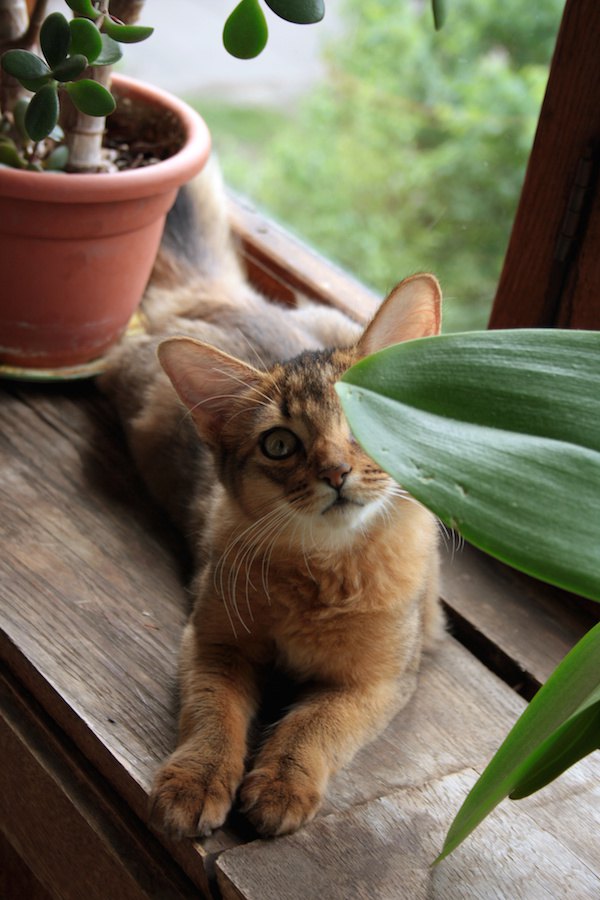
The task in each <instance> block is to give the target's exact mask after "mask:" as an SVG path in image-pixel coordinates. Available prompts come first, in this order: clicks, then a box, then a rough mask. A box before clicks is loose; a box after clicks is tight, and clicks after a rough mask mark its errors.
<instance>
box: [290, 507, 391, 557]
mask: <svg viewBox="0 0 600 900" xmlns="http://www.w3.org/2000/svg"><path fill="white" fill-rule="evenodd" d="M385 505H386V503H385V498H383V497H382V498H381V499H379V500H372V501H370V502H368V503H361V502H358V501H353V500H348V499H346V500H344V499H342V500H341V501H340V500H336V501H335V502H333V503H330V504H329V505H328V506H326V507H325V508H324V509H321V510H319V512H315V513H313V514H312V515H311V516H310V517H309V521H308V523H307V524H308V528H307V532H308V533H309V534H310V537H311V541H312V543H314V545H315V547H316V548H317V549H319V548H324V549H325V548H326V549H331V548H336V547H337V548H339V547H341V546H344V545H348V544H351V543H352V542H353V541H354V540H355V539H356V537H357V536H358V535H361V536H363V535H364V534H365V533H366V532H367V531H368V528H369V526H370V525H371V524H374V523H376V522H377V521H378V519H379V518H380V515H381V513H382V511H383V509H384V507H385Z"/></svg>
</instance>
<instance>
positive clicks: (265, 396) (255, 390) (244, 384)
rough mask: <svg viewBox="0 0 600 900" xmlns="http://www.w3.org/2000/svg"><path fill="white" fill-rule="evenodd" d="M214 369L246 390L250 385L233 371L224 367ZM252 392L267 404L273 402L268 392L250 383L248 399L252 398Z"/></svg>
mask: <svg viewBox="0 0 600 900" xmlns="http://www.w3.org/2000/svg"><path fill="white" fill-rule="evenodd" d="M214 371H215V372H218V373H219V374H220V375H225V376H226V377H227V378H231V380H232V381H236V382H237V383H238V384H241V385H242V387H244V388H246V390H248V388H249V387H250V386H249V385H248V382H247V381H244V379H243V378H239V377H238V376H237V375H234V373H233V372H229V371H226V370H225V369H219V368H217V367H215V368H214ZM253 393H254V394H258V396H259V397H262V398H263V400H265V401H266V403H267V404H268V405H269V406H271V404H272V403H273V399H272V397H269V395H268V394H265V393H264V392H263V391H260V390H259V389H258V388H257V387H256V386H255V385H252V386H251V387H250V390H249V391H248V399H253V398H252V394H253ZM244 399H246V397H244Z"/></svg>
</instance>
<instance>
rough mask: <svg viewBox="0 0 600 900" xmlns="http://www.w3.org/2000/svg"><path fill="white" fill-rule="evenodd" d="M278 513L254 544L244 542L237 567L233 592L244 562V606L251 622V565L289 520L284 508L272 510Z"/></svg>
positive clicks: (289, 516) (287, 512)
mask: <svg viewBox="0 0 600 900" xmlns="http://www.w3.org/2000/svg"><path fill="white" fill-rule="evenodd" d="M278 511H279V513H280V515H279V516H276V517H275V518H274V519H273V521H271V522H269V523H267V524H266V525H265V526H264V527H263V529H262V533H261V535H259V536H258V537H259V539H258V540H257V541H256V542H252V541H251V540H249V541H247V542H246V549H245V550H244V555H243V557H242V558H241V559H240V562H239V566H238V573H237V574H236V581H235V584H234V590H236V585H237V577H238V574H239V569H241V566H242V564H243V563H244V560H245V566H246V606H247V608H248V612H249V615H250V618H251V620H253V615H252V610H251V607H250V596H249V589H250V587H251V588H252V590H254V591H256V586H255V585H254V584H253V582H252V579H251V577H250V573H251V569H252V566H253V564H254V560H255V559H256V557H257V555H258V554H259V553H260V551H261V549H262V547H263V545H264V544H265V543H267V542H268V541H269V540H270V538H271V536H272V535H275V538H277V536H278V534H279V528H280V526H281V525H282V524H284V523H285V522H286V519H289V518H291V514H290V511H289V510H288V509H286V508H285V507H284V508H282V509H279V510H277V509H276V510H274V512H278ZM250 554H252V555H251V556H250Z"/></svg>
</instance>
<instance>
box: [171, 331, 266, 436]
mask: <svg viewBox="0 0 600 900" xmlns="http://www.w3.org/2000/svg"><path fill="white" fill-rule="evenodd" d="M158 358H159V361H160V364H161V366H162V367H163V369H164V370H165V372H166V373H167V375H168V376H169V378H170V380H171V383H172V384H173V387H174V388H175V390H176V391H177V393H178V395H179V397H180V399H181V401H182V402H183V403H184V404H185V406H187V408H188V409H189V411H190V412H191V414H192V417H193V419H194V422H195V425H196V428H197V429H198V433H199V434H200V436H201V437H202V438H203V439H204V440H205V441H206V442H207V443H209V444H214V443H215V442H216V441H217V440H218V437H219V434H220V431H221V428H222V427H223V424H224V422H225V420H226V419H227V418H228V417H229V416H230V415H231V411H232V408H233V407H234V405H235V401H236V400H238V399H239V398H241V397H242V396H243V395H244V394H248V393H250V391H251V389H252V387H253V386H254V385H258V383H259V382H260V380H261V379H262V374H261V373H260V372H259V371H258V369H254V368H253V367H252V366H249V365H247V364H246V363H244V362H241V361H240V360H239V359H235V357H233V356H229V354H228V353H223V352H222V351H221V350H217V349H216V347H212V346H211V345H210V344H204V343H202V341H196V340H194V339H193V338H184V337H175V338H168V339H167V340H165V341H162V342H161V343H160V344H159V346H158Z"/></svg>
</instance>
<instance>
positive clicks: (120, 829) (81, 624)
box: [0, 200, 600, 900]
mask: <svg viewBox="0 0 600 900" xmlns="http://www.w3.org/2000/svg"><path fill="white" fill-rule="evenodd" d="M232 215H233V219H234V222H235V225H236V230H237V232H238V234H239V236H240V240H241V243H242V246H243V249H244V253H245V256H246V259H247V260H248V264H249V270H250V272H251V273H252V277H253V278H254V279H255V280H256V281H257V283H259V284H262V285H264V286H265V287H266V289H267V290H268V291H269V292H270V293H272V295H274V296H276V297H277V298H278V299H281V300H284V301H286V300H287V302H291V300H292V297H293V293H294V292H295V291H298V290H301V291H304V292H306V293H308V294H310V295H311V296H313V297H315V298H317V299H320V300H322V301H323V302H330V303H336V304H337V305H341V306H343V307H344V308H348V309H349V310H350V311H351V312H352V313H353V314H354V315H355V316H356V317H357V318H358V319H360V320H365V319H367V318H368V317H369V315H370V314H371V313H372V311H373V309H374V308H375V304H376V298H374V297H373V295H372V294H371V293H370V292H368V291H366V290H365V289H364V288H363V287H361V286H360V285H359V284H358V283H357V282H355V281H354V280H353V279H349V278H347V276H345V275H344V273H342V272H340V271H339V270H337V269H335V268H334V267H331V266H329V265H328V264H327V263H326V262H325V261H323V260H320V259H319V258H318V257H315V256H314V255H313V254H312V253H311V252H310V251H309V250H307V248H305V247H303V246H302V245H301V244H298V243H297V242H296V241H294V240H293V239H290V238H289V237H288V236H287V235H286V234H285V232H283V231H282V230H281V229H279V228H277V227H276V226H274V225H272V223H269V222H267V221H266V220H264V219H263V218H262V217H261V216H259V215H258V214H256V213H255V212H254V211H253V210H252V209H250V208H249V207H248V206H247V204H244V203H240V202H239V201H235V200H232ZM0 521H1V522H2V526H0V530H1V532H2V555H1V556H0V571H1V577H0V585H1V587H0V591H1V596H2V604H1V609H0V613H1V616H2V638H1V648H2V660H3V701H2V708H3V724H2V760H3V765H2V766H1V767H0V782H1V784H0V800H1V803H2V817H1V820H0V821H1V823H2V830H3V833H4V839H5V840H4V842H2V841H0V852H2V847H3V846H5V847H7V846H10V848H12V849H11V851H10V853H11V857H12V859H11V862H12V863H14V858H15V857H18V858H19V859H20V860H22V862H23V865H24V866H26V867H27V868H28V869H29V870H30V871H31V873H32V876H31V877H34V879H35V883H36V884H38V885H39V887H40V892H42V893H43V900H47V897H48V896H50V897H52V896H60V897H73V898H80V897H84V896H85V897H86V898H87V897H89V898H90V900H92V898H96V897H97V898H106V897H107V896H111V895H112V896H115V897H119V900H121V898H123V900H128V898H138V897H160V898H164V897H186V896H198V890H200V892H201V893H202V895H204V896H209V890H216V891H217V892H218V893H220V894H221V895H222V896H223V897H226V898H237V900H239V898H248V900H250V898H256V900H271V898H273V900H275V898H277V900H280V898H282V897H285V898H302V900H306V898H312V897H327V898H328V900H330V898H333V900H335V898H340V900H341V898H344V900H346V898H348V897H362V896H369V897H376V898H396V897H407V898H409V900H413V898H421V897H439V898H443V900H453V898H458V897H486V896H490V889H491V886H493V890H494V892H495V895H496V896H507V897H508V896H519V898H523V900H527V898H537V897H541V896H559V895H562V893H563V892H564V890H565V888H566V885H567V884H568V885H569V890H570V892H571V895H572V896H577V897H578V898H586V897H590V898H591V897H594V898H596V897H598V896H599V895H600V853H599V852H598V850H599V843H598V842H599V838H598V835H599V834H600V827H599V826H600V802H599V800H600V797H599V791H600V763H599V760H598V755H596V756H595V757H594V756H592V757H589V758H588V759H587V760H584V761H583V762H581V763H580V764H578V765H577V766H576V767H574V768H573V769H572V770H571V771H570V772H569V773H567V774H566V775H565V776H564V778H563V779H561V780H560V781H559V782H557V783H556V784H555V785H554V786H552V787H550V788H549V789H548V790H547V791H545V792H544V793H543V794H540V795H539V796H537V797H535V798H532V799H530V800H527V801H522V803H520V804H516V805H508V804H505V805H504V806H503V807H502V808H501V809H500V810H499V812H498V813H497V815H494V816H492V817H490V818H489V819H488V820H486V822H485V823H484V824H483V825H482V826H481V828H480V829H478V831H477V832H475V834H474V835H473V836H472V838H471V839H470V840H469V841H468V842H467V843H466V844H465V845H464V846H463V847H462V848H461V849H460V850H459V851H457V853H456V854H454V855H453V856H452V857H450V858H449V859H448V860H447V861H446V862H445V863H444V864H443V865H441V866H439V867H437V868H436V869H435V870H433V871H432V870H430V868H429V863H430V862H431V860H432V858H433V857H434V856H435V853H436V852H437V851H438V850H439V847H440V845H441V842H442V839H443V836H444V833H445V831H446V829H447V827H448V825H449V823H450V821H451V819H452V817H453V815H454V813H455V812H456V810H457V808H458V806H459V805H460V802H461V800H462V798H463V797H464V795H465V793H466V790H467V787H468V785H469V784H471V783H472V781H473V779H474V778H475V773H476V772H478V771H481V769H482V767H483V766H484V765H485V763H486V761H487V760H488V759H489V757H490V756H491V754H492V753H493V752H494V750H495V749H496V748H497V746H498V745H499V743H500V741H501V740H502V738H503V737H504V736H505V734H506V733H507V731H508V729H509V727H510V726H511V724H512V723H513V722H514V720H515V718H516V716H517V715H518V714H519V711H520V710H521V709H522V708H523V705H524V702H525V701H524V700H523V699H522V697H520V696H519V694H518V693H517V690H515V689H513V687H511V686H509V684H507V683H506V682H505V681H504V680H502V679H503V678H505V679H508V680H509V682H510V683H511V684H514V686H515V688H517V689H518V690H521V691H522V692H523V693H525V694H528V693H531V692H532V690H534V689H535V685H536V684H537V683H539V682H540V681H541V680H543V679H544V678H545V677H546V676H547V674H548V672H549V670H550V669H551V668H552V667H553V666H554V665H555V664H556V662H557V661H558V660H559V658H560V657H561V656H562V655H563V654H564V652H565V651H566V650H567V649H568V647H569V646H571V645H572V643H573V642H574V641H575V640H576V639H577V638H578V637H579V636H580V635H581V634H582V633H583V632H584V631H585V630H586V628H587V627H588V626H589V625H590V624H591V621H592V620H591V617H590V613H589V611H588V610H587V609H585V608H577V607H575V606H571V605H569V606H567V605H565V603H564V602H563V601H562V600H561V598H560V597H559V596H558V595H557V594H556V592H553V591H551V590H549V589H546V588H544V587H543V586H541V585H538V584H535V583H533V582H530V581H528V580H523V579H521V577H520V576H517V575H515V574H514V573H510V572H508V571H507V570H505V569H503V568H502V567H500V566H499V565H498V564H496V563H493V562H492V561H490V560H488V559H486V558H485V557H482V556H481V555H480V554H478V553H476V552H475V551H472V550H470V549H469V548H467V549H465V550H464V551H462V552H460V551H457V552H456V553H454V554H453V552H452V549H451V548H448V551H447V554H446V558H445V561H444V600H445V602H446V603H447V605H448V608H449V610H450V618H451V623H452V629H453V630H454V634H455V635H456V637H452V636H450V637H448V639H447V640H446V641H445V642H444V645H443V646H442V647H441V648H440V650H439V652H438V653H436V654H435V655H434V656H432V657H431V658H430V659H428V660H427V661H426V664H425V666H424V668H423V673H422V676H421V679H420V687H419V690H418V693H417V695H416V697H415V698H414V700H413V701H412V702H411V703H410V704H409V706H408V707H407V708H406V709H405V710H404V711H403V712H402V713H401V714H400V715H399V716H397V717H396V719H395V720H394V722H393V723H392V724H391V725H390V727H389V728H388V729H387V730H386V732H385V733H384V734H383V735H381V736H380V738H378V740H376V741H375V742H374V743H373V744H372V745H370V747H368V748H366V749H365V750H363V751H362V752H361V753H359V754H358V756H357V758H356V760H355V761H354V762H353V763H352V764H351V765H350V766H349V767H348V768H347V769H346V770H345V771H343V772H342V773H340V774H339V775H338V776H336V777H335V778H334V779H333V781H332V784H331V788H330V791H329V793H328V797H327V803H326V805H325V807H324V809H323V811H322V814H321V815H320V816H319V817H318V818H317V819H316V820H315V821H314V822H313V823H311V824H310V825H309V826H307V827H306V828H305V829H303V830H302V831H301V832H299V833H298V834H296V835H292V836H290V837H287V838H282V839H278V840H273V841H259V840H257V838H256V836H255V835H254V834H252V832H251V831H250V829H249V828H248V826H247V824H246V823H245V822H244V821H243V820H242V818H241V817H240V816H237V815H234V816H232V817H231V820H230V821H229V822H228V823H227V825H226V827H224V828H223V829H220V830H219V831H218V832H216V833H215V834H214V835H213V836H212V837H211V838H209V839H207V840H205V841H203V842H202V843H197V842H193V841H181V842H178V843H173V844H171V843H169V842H167V841H165V839H164V838H163V837H162V836H161V835H157V834H153V833H152V832H151V830H150V829H149V827H148V825H147V824H146V823H147V799H148V789H149V785H150V781H151V778H152V775H153V772H154V770H155V768H156V765H157V764H158V762H159V760H161V759H162V758H163V757H164V756H165V755H166V753H167V752H168V751H169V749H170V748H171V746H172V743H173V738H174V732H175V711H176V654H177V646H178V641H179V636H180V634H181V630H182V627H183V624H184V621H185V618H186V615H187V611H188V597H187V595H186V592H185V588H184V574H183V573H184V571H185V566H186V561H185V557H184V556H183V555H182V553H181V550H180V543H179V538H178V536H177V535H176V534H175V533H174V532H173V530H172V529H171V528H170V526H169V525H168V524H167V523H166V522H165V520H164V516H163V515H162V513H161V512H160V511H159V510H157V509H156V507H155V506H153V504H152V503H151V502H150V501H149V500H148V498H147V497H146V495H145V493H144V491H143V489H142V486H141V484H140V482H139V481H138V478H137V475H136V473H135V471H134V469H133V466H132V464H131V462H130V460H129V457H128V455H127V451H126V448H125V446H124V441H123V438H122V436H121V433H120V431H119V428H118V426H117V423H116V421H115V417H114V415H113V413H112V411H111V410H110V408H109V407H108V405H107V403H106V402H105V400H104V399H103V398H102V397H101V396H100V395H99V394H98V392H97V391H96V389H95V387H94V384H93V383H91V382H85V383H70V384H64V385H27V384H17V383H10V382H6V383H4V384H2V385H1V386H0ZM495 672H497V673H498V674H499V675H500V676H501V677H500V678H499V677H497V675H496V674H494V673H495ZM7 852H8V851H7ZM1 868H2V867H1V866H0V869H1ZM5 872H8V867H6V868H5ZM1 877H2V878H4V879H5V883H4V884H2V883H0V889H1V890H0V892H2V896H6V897H7V900H13V898H15V900H16V898H20V897H21V896H23V893H22V892H20V891H19V886H18V884H17V880H16V879H17V878H18V873H17V874H15V866H14V865H12V864H11V866H10V873H9V874H3V875H2V876H1ZM9 878H10V879H12V881H7V880H6V879H9ZM28 883H29V882H28ZM42 893H40V900H41V897H42Z"/></svg>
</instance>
